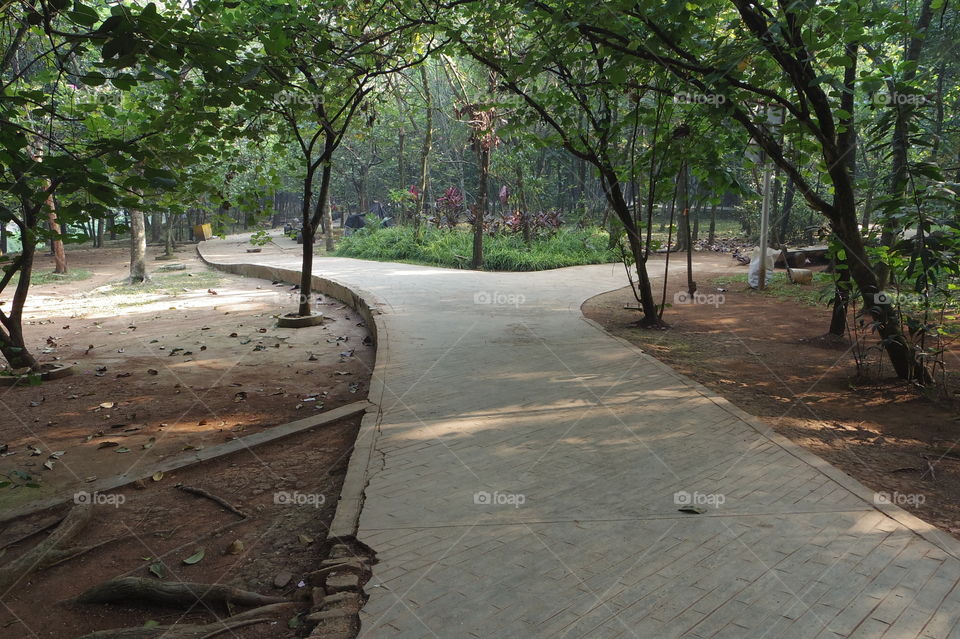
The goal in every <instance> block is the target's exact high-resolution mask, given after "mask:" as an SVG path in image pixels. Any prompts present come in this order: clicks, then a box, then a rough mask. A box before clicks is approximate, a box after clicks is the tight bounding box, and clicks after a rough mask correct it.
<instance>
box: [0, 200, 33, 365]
mask: <svg viewBox="0 0 960 639" xmlns="http://www.w3.org/2000/svg"><path fill="white" fill-rule="evenodd" d="M36 212H37V209H33V210H32V212H29V213H27V214H26V216H25V217H27V218H28V221H27V227H28V228H29V227H30V226H31V225H32V224H34V223H35V222H30V221H29V218H33V219H34V220H35V219H36ZM20 242H21V244H22V249H21V252H20V256H19V257H18V258H17V260H16V261H15V262H14V263H13V265H12V266H14V267H15V268H16V269H18V270H19V272H20V279H19V281H18V282H17V287H16V290H15V291H14V294H13V303H12V305H11V308H10V310H9V311H6V312H4V310H3V309H0V325H2V327H3V329H4V330H0V354H2V355H3V358H4V359H6V360H7V363H8V364H9V365H10V367H11V368H13V369H22V368H29V369H30V370H36V369H37V368H38V364H37V360H36V359H35V358H34V357H33V355H32V354H31V353H30V351H29V350H28V349H27V345H26V342H25V341H24V338H23V306H24V304H25V303H26V300H27V292H28V291H29V289H30V276H31V275H32V274H33V258H34V256H35V254H36V244H35V243H34V240H33V239H32V238H31V237H26V234H21V238H20Z"/></svg>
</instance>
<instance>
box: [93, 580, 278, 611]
mask: <svg viewBox="0 0 960 639" xmlns="http://www.w3.org/2000/svg"><path fill="white" fill-rule="evenodd" d="M130 601H140V602H145V603H151V604H161V605H167V606H192V605H194V604H196V603H205V604H227V603H232V604H236V605H238V606H265V605H268V604H276V603H284V602H288V601H289V599H287V598H286V597H277V596H273V595H261V594H260V593H256V592H250V591H249V590H240V589H239V588H234V587H232V586H225V585H223V584H198V583H189V582H181V581H156V580H155V579H147V578H144V577H120V578H118V579H111V580H110V581H105V582H103V583H102V584H100V585H98V586H94V587H93V588H91V589H90V590H87V591H86V592H84V593H83V594H81V595H80V596H79V597H77V602H78V603H85V604H91V603H127V602H130Z"/></svg>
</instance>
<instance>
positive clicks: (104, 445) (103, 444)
mask: <svg viewBox="0 0 960 639" xmlns="http://www.w3.org/2000/svg"><path fill="white" fill-rule="evenodd" d="M119 445H120V443H119V442H100V445H99V446H97V448H98V449H99V448H113V447H114V446H119Z"/></svg>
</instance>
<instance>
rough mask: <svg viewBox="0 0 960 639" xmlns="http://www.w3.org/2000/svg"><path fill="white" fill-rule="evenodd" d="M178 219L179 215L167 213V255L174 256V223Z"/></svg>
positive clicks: (164, 249)
mask: <svg viewBox="0 0 960 639" xmlns="http://www.w3.org/2000/svg"><path fill="white" fill-rule="evenodd" d="M176 219H177V216H176V215H174V214H173V213H167V232H166V238H165V242H164V248H163V253H164V255H166V256H167V257H172V256H173V249H174V241H173V223H174V221H175V220H176Z"/></svg>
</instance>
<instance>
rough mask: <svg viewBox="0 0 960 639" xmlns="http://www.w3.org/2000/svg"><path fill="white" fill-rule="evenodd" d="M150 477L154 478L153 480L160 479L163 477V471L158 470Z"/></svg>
mask: <svg viewBox="0 0 960 639" xmlns="http://www.w3.org/2000/svg"><path fill="white" fill-rule="evenodd" d="M150 479H152V480H153V481H160V480H161V479H163V471H162V470H158V471H157V472H155V473H154V474H153V475H152V476H151V477H150Z"/></svg>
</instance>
